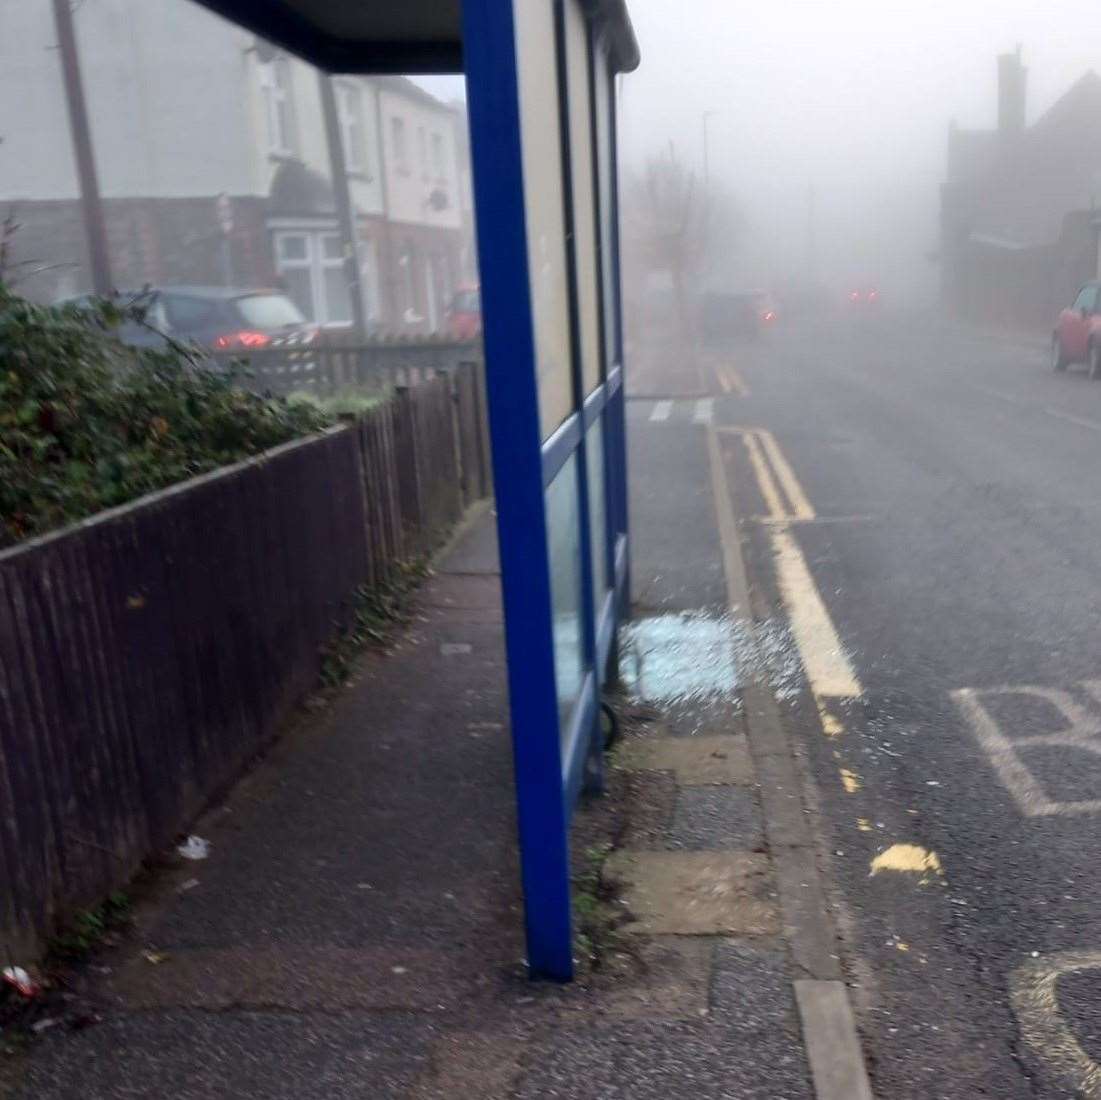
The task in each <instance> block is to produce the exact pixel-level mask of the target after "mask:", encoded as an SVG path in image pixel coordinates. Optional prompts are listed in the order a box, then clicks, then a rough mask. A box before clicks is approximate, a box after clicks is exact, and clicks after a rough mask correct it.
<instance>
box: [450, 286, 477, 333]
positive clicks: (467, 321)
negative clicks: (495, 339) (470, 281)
mask: <svg viewBox="0 0 1101 1100" xmlns="http://www.w3.org/2000/svg"><path fill="white" fill-rule="evenodd" d="M447 329H448V332H450V334H451V336H452V338H453V339H455V340H476V339H477V338H478V337H479V336H481V335H482V292H481V289H480V288H479V287H477V286H464V287H459V289H458V290H457V291H456V292H455V297H454V298H452V299H451V305H450V306H448V309H447Z"/></svg>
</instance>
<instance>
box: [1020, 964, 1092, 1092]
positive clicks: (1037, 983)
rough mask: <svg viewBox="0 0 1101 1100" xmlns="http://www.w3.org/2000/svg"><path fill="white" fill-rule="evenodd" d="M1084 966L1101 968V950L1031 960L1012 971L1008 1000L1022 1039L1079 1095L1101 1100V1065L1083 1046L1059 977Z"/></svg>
mask: <svg viewBox="0 0 1101 1100" xmlns="http://www.w3.org/2000/svg"><path fill="white" fill-rule="evenodd" d="M1082 970H1101V951H1063V952H1060V953H1058V954H1054V955H1046V956H1039V957H1037V958H1033V959H1029V960H1028V961H1027V962H1025V963H1023V964H1022V965H1021V966H1019V967H1017V969H1016V970H1014V971H1013V972H1012V973H1011V974H1010V975H1009V999H1010V1003H1011V1004H1012V1005H1013V1011H1014V1012H1015V1013H1016V1016H1017V1023H1018V1026H1019V1027H1020V1029H1021V1036H1022V1038H1023V1039H1024V1040H1025V1042H1026V1043H1027V1044H1028V1045H1029V1047H1031V1049H1032V1050H1033V1052H1034V1053H1035V1054H1036V1056H1037V1057H1038V1058H1039V1059H1040V1060H1041V1061H1042V1062H1043V1063H1044V1065H1046V1066H1047V1067H1048V1068H1049V1069H1050V1070H1052V1071H1053V1072H1055V1073H1056V1074H1058V1075H1059V1076H1060V1077H1062V1078H1063V1079H1064V1081H1065V1082H1066V1083H1067V1084H1068V1085H1069V1086H1070V1087H1071V1088H1073V1089H1074V1090H1075V1091H1076V1092H1077V1093H1078V1094H1079V1095H1080V1096H1084V1097H1087V1098H1088V1100H1101V1066H1099V1065H1098V1064H1097V1063H1096V1062H1095V1061H1094V1060H1093V1059H1092V1058H1090V1056H1089V1055H1088V1054H1087V1053H1086V1052H1085V1050H1083V1049H1082V1047H1081V1045H1080V1044H1079V1042H1078V1040H1077V1039H1076V1038H1075V1036H1074V1031H1073V1030H1072V1028H1071V1026H1070V1025H1069V1024H1068V1023H1067V1021H1066V1020H1065V1019H1064V1018H1063V1015H1062V1013H1061V1012H1060V1011H1059V998H1058V990H1057V983H1058V981H1059V979H1060V978H1061V977H1063V976H1064V975H1067V974H1075V973H1078V972H1079V971H1082Z"/></svg>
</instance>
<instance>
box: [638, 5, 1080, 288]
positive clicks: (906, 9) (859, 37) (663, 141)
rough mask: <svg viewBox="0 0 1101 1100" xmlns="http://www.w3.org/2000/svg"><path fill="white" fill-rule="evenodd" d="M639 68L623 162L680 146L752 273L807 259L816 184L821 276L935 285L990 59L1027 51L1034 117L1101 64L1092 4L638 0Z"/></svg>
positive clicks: (992, 80) (764, 274)
mask: <svg viewBox="0 0 1101 1100" xmlns="http://www.w3.org/2000/svg"><path fill="white" fill-rule="evenodd" d="M630 10H631V17H632V20H633V21H634V24H635V30H636V33H637V34H638V38H639V43H640V46H641V49H642V57H643V64H642V67H641V68H640V69H639V70H638V72H637V73H634V74H631V75H630V76H628V77H626V78H625V81H624V87H623V103H622V127H623V152H624V159H625V160H626V161H627V162H632V161H634V162H637V161H639V160H641V159H642V158H644V157H645V156H646V155H648V154H651V153H652V152H654V151H658V150H660V149H662V148H664V147H665V146H667V143H668V142H669V141H670V140H672V141H673V142H674V143H675V146H676V151H677V154H678V156H681V157H682V158H683V159H685V160H687V161H689V162H691V163H692V164H694V165H696V166H697V168H698V167H699V166H700V164H701V159H702V152H701V150H702V124H701V115H702V113H703V112H704V111H705V110H713V111H716V112H717V113H716V114H715V116H714V117H713V118H712V119H711V121H710V123H709V130H710V160H711V170H712V176H713V177H714V178H716V179H718V180H720V181H721V182H722V184H723V185H724V186H725V187H726V188H728V189H730V190H731V191H732V192H733V193H734V194H736V195H737V196H738V198H739V200H740V201H741V204H742V206H743V208H744V210H745V214H746V217H747V220H748V225H749V229H750V233H749V238H750V239H748V240H747V242H746V246H745V253H746V255H744V256H743V261H744V268H745V275H746V277H747V278H750V279H754V280H756V281H762V280H763V281H767V280H768V279H769V278H773V277H784V276H785V275H786V274H787V271H788V269H789V268H790V267H792V266H801V265H802V263H803V260H804V258H805V256H806V254H807V245H806V240H807V229H806V225H807V191H808V184H809V183H810V182H811V181H813V182H814V185H815V212H816V217H815V219H814V220H815V237H816V244H817V247H816V253H817V258H818V262H819V266H820V269H821V271H822V274H823V275H824V276H827V277H832V278H839V279H845V278H849V279H852V280H854V281H862V280H867V281H883V282H886V283H887V284H888V285H890V284H892V283H893V284H895V285H897V286H898V288H899V290H900V291H904V292H910V291H911V290H912V289H921V288H923V287H925V288H927V287H928V286H930V285H932V283H933V282H934V280H935V275H936V269H935V266H934V265H933V264H932V263H931V262H930V261H929V260H928V259H927V258H925V255H924V254H925V253H926V252H929V251H932V250H934V249H935V247H936V224H937V221H936V219H937V203H938V193H937V188H938V184H939V183H940V180H941V179H942V176H943V171H944V149H945V142H946V138H945V132H946V128H947V124H948V121H949V119H951V118H953V117H954V118H956V119H957V120H958V122H959V123H960V125H961V126H966V127H989V126H992V125H993V124H994V121H995V117H996V76H995V60H994V58H995V55H996V54H997V53H1000V52H1004V51H1007V50H1011V49H1013V48H1014V47H1015V46H1016V45H1017V44H1018V43H1020V44H1021V46H1022V49H1023V55H1024V59H1025V64H1026V65H1027V66H1028V69H1029V74H1028V75H1029V119H1030V120H1032V119H1034V118H1035V117H1036V116H1037V115H1038V114H1039V113H1040V112H1042V111H1043V110H1044V109H1046V108H1047V107H1048V106H1049V105H1050V104H1051V103H1052V102H1053V101H1054V100H1055V99H1056V98H1058V96H1059V95H1061V94H1062V92H1063V91H1065V90H1066V88H1067V87H1068V86H1069V85H1070V84H1071V83H1073V82H1074V81H1075V80H1076V79H1077V78H1078V77H1079V76H1080V75H1081V74H1082V73H1083V72H1085V71H1086V70H1087V69H1089V68H1091V67H1101V45H1098V40H1097V37H1096V34H1095V33H1094V28H1095V27H1096V26H1097V25H1098V11H1097V3H1096V0H1055V2H1054V3H1053V4H1051V5H1050V8H1049V9H1048V10H1045V6H1043V5H1039V4H1036V3H1035V0H962V2H956V3H949V2H945V0H927V2H925V3H921V4H907V5H900V4H897V3H892V2H886V0H885V2H881V3H876V2H873V0H832V2H831V3H828V4H825V3H813V2H807V0H786V2H784V3H778V4H741V3H734V2H732V0H692V2H691V3H683V2H681V3H674V2H670V0H631V3H630Z"/></svg>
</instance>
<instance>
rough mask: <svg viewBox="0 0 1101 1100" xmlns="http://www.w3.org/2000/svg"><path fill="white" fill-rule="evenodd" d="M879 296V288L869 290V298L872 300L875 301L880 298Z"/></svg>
mask: <svg viewBox="0 0 1101 1100" xmlns="http://www.w3.org/2000/svg"><path fill="white" fill-rule="evenodd" d="M878 297H879V291H878V290H869V291H868V298H869V299H870V300H872V301H875V299H876V298H878Z"/></svg>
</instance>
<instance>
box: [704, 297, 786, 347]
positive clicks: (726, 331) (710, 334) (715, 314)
mask: <svg viewBox="0 0 1101 1100" xmlns="http://www.w3.org/2000/svg"><path fill="white" fill-rule="evenodd" d="M778 319H779V311H778V310H777V308H776V303H775V302H774V301H773V299H772V296H771V295H770V294H768V293H767V292H766V291H763V290H743V291H735V292H720V291H713V292H711V293H709V294H705V295H704V296H703V303H702V327H703V335H704V339H705V340H708V341H709V342H712V343H713V342H715V341H718V340H722V339H729V338H732V337H747V338H749V339H753V338H754V337H757V336H759V335H760V334H761V333H762V332H763V331H765V330H766V329H769V328H771V327H773V326H774V325H775V324H776V323H777V321H778Z"/></svg>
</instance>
